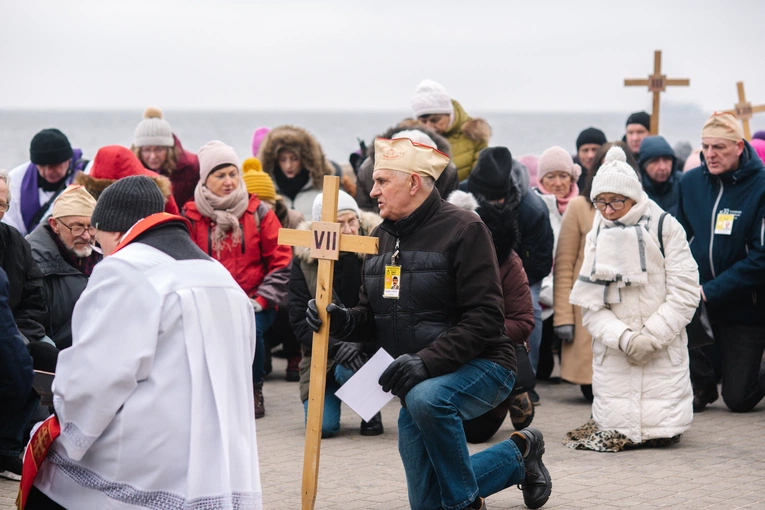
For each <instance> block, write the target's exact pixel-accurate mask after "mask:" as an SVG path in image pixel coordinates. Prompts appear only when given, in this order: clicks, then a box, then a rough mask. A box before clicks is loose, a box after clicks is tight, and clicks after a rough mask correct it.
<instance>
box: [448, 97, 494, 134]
mask: <svg viewBox="0 0 765 510" xmlns="http://www.w3.org/2000/svg"><path fill="white" fill-rule="evenodd" d="M452 106H454V123H453V124H452V126H451V128H449V131H447V132H446V133H444V135H445V136H446V138H450V137H452V136H454V135H455V134H457V133H458V132H461V133H462V134H463V135H465V138H467V139H468V140H470V141H472V142H475V143H489V139H490V138H491V126H489V123H488V122H486V121H485V120H483V119H481V118H475V119H474V118H472V117H470V116H469V115H468V114H467V112H465V110H464V109H463V108H462V105H461V104H459V103H458V102H457V101H455V100H454V99H452Z"/></svg>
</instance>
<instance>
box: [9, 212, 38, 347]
mask: <svg viewBox="0 0 765 510" xmlns="http://www.w3.org/2000/svg"><path fill="white" fill-rule="evenodd" d="M0 267H2V268H3V269H4V270H5V273H6V275H7V276H8V283H9V284H10V294H9V297H10V305H11V310H12V312H13V318H14V319H15V320H16V325H17V326H18V327H19V331H21V334H22V335H24V336H25V337H26V338H27V339H28V340H30V341H37V340H40V339H41V338H43V337H44V336H45V327H44V324H45V322H46V321H47V315H48V307H47V306H46V301H45V292H44V290H43V280H42V273H41V272H40V269H39V268H38V267H37V264H35V261H34V260H33V259H32V250H31V249H30V247H29V243H28V242H27V240H26V239H24V237H23V236H22V235H21V233H20V232H19V231H18V230H16V229H15V228H14V227H11V226H10V225H6V224H5V223H0Z"/></svg>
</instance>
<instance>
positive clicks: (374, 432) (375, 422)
mask: <svg viewBox="0 0 765 510" xmlns="http://www.w3.org/2000/svg"><path fill="white" fill-rule="evenodd" d="M360 432H361V435H362V436H379V435H380V434H382V433H383V432H384V430H383V422H382V416H381V415H380V413H377V414H376V415H374V416H372V419H371V420H369V421H363V420H362V421H361V428H360Z"/></svg>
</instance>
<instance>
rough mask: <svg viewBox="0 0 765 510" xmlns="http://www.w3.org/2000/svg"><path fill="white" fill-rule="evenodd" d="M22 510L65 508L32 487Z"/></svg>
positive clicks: (59, 509) (55, 509)
mask: <svg viewBox="0 0 765 510" xmlns="http://www.w3.org/2000/svg"><path fill="white" fill-rule="evenodd" d="M24 510H66V508H64V507H63V506H61V505H59V504H58V503H56V502H55V501H53V500H52V499H50V498H49V497H48V496H46V495H45V494H43V493H42V492H40V491H39V490H37V487H35V486H32V490H31V491H29V497H28V498H27V504H26V506H24Z"/></svg>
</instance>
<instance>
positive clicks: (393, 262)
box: [390, 239, 401, 266]
mask: <svg viewBox="0 0 765 510" xmlns="http://www.w3.org/2000/svg"><path fill="white" fill-rule="evenodd" d="M400 243H401V240H400V239H396V246H395V247H394V248H393V255H391V257H390V265H392V266H397V265H398V252H399V244H400Z"/></svg>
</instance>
